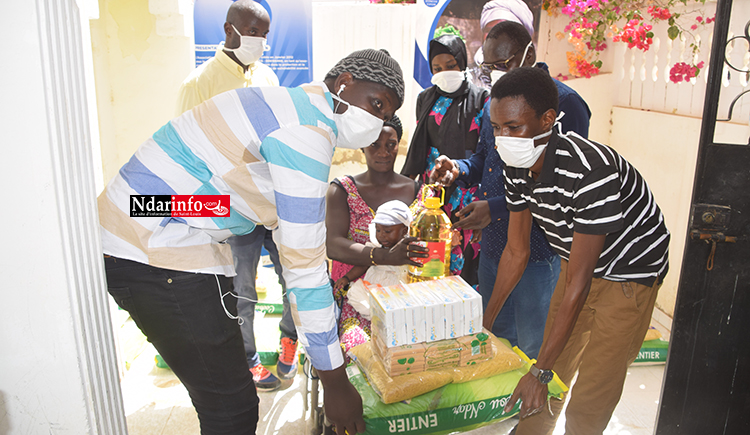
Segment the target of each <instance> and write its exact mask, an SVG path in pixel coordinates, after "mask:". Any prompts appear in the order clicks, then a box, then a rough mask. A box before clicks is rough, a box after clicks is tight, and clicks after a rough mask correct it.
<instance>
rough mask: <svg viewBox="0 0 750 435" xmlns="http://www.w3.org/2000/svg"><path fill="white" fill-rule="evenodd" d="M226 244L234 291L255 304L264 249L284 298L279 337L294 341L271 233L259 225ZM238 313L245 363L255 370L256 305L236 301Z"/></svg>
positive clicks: (294, 335)
mask: <svg viewBox="0 0 750 435" xmlns="http://www.w3.org/2000/svg"><path fill="white" fill-rule="evenodd" d="M227 242H228V243H229V245H230V246H231V247H232V256H233V257H234V268H235V269H236V270H237V276H235V277H234V290H235V292H236V293H237V295H238V296H242V297H246V298H248V299H252V300H254V301H257V300H258V293H257V292H256V291H255V277H256V275H257V273H258V263H259V262H260V252H261V248H263V247H265V248H266V251H268V255H269V256H270V257H271V261H272V262H273V267H274V270H276V274H277V275H278V276H279V284H281V290H282V292H283V294H284V298H283V303H284V309H283V311H282V314H281V321H280V322H279V329H280V330H281V337H282V338H283V337H289V338H291V339H293V340H297V329H296V328H295V327H294V319H292V311H291V309H290V308H289V298H288V297H287V296H286V284H285V283H284V278H283V277H282V275H281V263H280V262H279V250H278V249H277V248H276V243H274V241H273V233H272V232H271V231H269V230H268V229H266V228H265V227H264V226H262V225H259V226H257V227H255V229H254V230H253V232H251V233H249V234H245V235H244V236H234V237H230V238H229V239H228V240H227ZM230 297H231V296H230ZM237 313H238V315H239V316H240V317H242V318H243V319H244V322H243V323H242V325H241V326H240V329H241V330H242V338H243V339H244V341H245V353H246V354H247V363H248V365H249V366H250V367H255V366H257V365H258V364H260V356H258V351H257V348H256V347H255V332H254V331H253V322H254V320H255V302H250V301H248V300H245V299H237Z"/></svg>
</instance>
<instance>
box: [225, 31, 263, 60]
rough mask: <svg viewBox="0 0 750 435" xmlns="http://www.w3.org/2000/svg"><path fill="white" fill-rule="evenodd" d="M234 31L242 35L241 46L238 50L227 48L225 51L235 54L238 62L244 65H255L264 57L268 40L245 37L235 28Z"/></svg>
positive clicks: (257, 37)
mask: <svg viewBox="0 0 750 435" xmlns="http://www.w3.org/2000/svg"><path fill="white" fill-rule="evenodd" d="M232 28H233V29H234V31H235V32H236V33H237V34H238V35H240V46H239V47H237V48H226V47H224V50H226V51H231V52H234V55H235V56H236V57H237V60H239V61H240V63H241V64H243V65H250V64H252V63H255V62H257V61H258V59H260V57H261V56H262V55H263V48H264V47H265V45H266V38H262V37H260V36H245V35H243V34H241V33H240V32H239V30H237V28H236V27H234V24H232Z"/></svg>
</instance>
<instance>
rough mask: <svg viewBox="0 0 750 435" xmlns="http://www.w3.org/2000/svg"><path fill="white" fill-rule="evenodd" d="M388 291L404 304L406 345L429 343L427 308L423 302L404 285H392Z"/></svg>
mask: <svg viewBox="0 0 750 435" xmlns="http://www.w3.org/2000/svg"><path fill="white" fill-rule="evenodd" d="M388 291H390V292H391V293H392V294H393V296H395V297H396V298H397V299H399V300H400V302H402V303H403V305H404V308H405V310H406V315H405V318H406V344H417V343H424V342H425V341H427V332H426V321H425V306H424V303H423V301H421V300H420V298H418V297H415V295H413V294H412V293H411V292H410V291H409V289H408V288H407V287H406V286H404V285H402V284H397V285H392V286H390V287H388Z"/></svg>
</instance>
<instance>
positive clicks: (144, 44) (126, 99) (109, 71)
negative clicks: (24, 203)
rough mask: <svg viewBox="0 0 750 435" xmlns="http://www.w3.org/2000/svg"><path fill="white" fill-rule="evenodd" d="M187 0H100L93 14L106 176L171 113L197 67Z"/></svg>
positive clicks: (169, 116)
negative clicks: (95, 13) (95, 15)
mask: <svg viewBox="0 0 750 435" xmlns="http://www.w3.org/2000/svg"><path fill="white" fill-rule="evenodd" d="M192 21H193V5H192V1H191V0H128V1H114V0H99V18H98V19H94V20H91V38H92V49H93V59H94V67H95V71H96V89H97V98H96V100H97V104H98V106H99V129H100V131H101V147H102V161H103V166H104V181H105V182H106V181H109V179H110V178H112V176H114V174H116V173H117V171H118V170H119V169H120V167H121V166H122V165H123V164H124V163H125V162H127V161H128V159H129V158H130V156H131V155H132V154H133V152H134V151H135V150H136V148H138V146H139V145H140V144H141V143H143V141H145V140H146V139H148V138H149V137H150V136H151V134H153V133H154V132H155V131H156V130H158V129H159V128H160V127H161V126H162V125H164V124H165V123H166V122H167V121H169V120H170V119H172V118H173V117H174V116H175V109H176V105H177V103H176V101H177V91H178V90H179V87H180V83H182V81H183V80H184V79H185V77H187V75H188V74H189V73H190V71H192V70H193V68H194V67H195V58H194V46H193V39H192V36H193V27H192Z"/></svg>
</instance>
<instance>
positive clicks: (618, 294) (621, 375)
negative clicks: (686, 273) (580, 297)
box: [516, 260, 660, 435]
mask: <svg viewBox="0 0 750 435" xmlns="http://www.w3.org/2000/svg"><path fill="white" fill-rule="evenodd" d="M567 267H568V262H567V261H564V260H563V261H562V264H561V272H560V278H559V279H558V281H557V286H556V287H555V292H554V293H553V295H552V300H551V302H550V307H549V314H548V315H547V324H546V327H545V329H544V342H546V341H547V338H548V337H549V333H550V330H551V328H552V323H553V321H554V319H555V316H556V315H557V311H558V310H559V308H560V303H561V302H562V298H563V293H564V291H565V282H566V276H567ZM659 287H660V284H654V285H653V286H652V287H647V286H645V285H641V284H636V283H634V282H614V281H607V280H605V279H600V278H594V279H593V280H592V282H591V291H590V292H589V295H588V298H587V299H586V303H585V305H584V306H583V309H582V310H581V314H580V315H579V316H578V320H577V321H576V324H575V327H574V328H573V333H572V334H571V335H570V339H569V340H568V343H567V344H566V345H565V348H564V349H563V351H562V353H561V354H560V357H559V358H557V361H556V362H555V364H554V367H553V370H554V371H555V372H556V373H557V374H558V376H559V377H560V379H562V381H563V382H564V383H565V384H566V385H568V386H570V383H571V382H572V380H573V377H574V376H575V374H576V371H578V379H577V380H576V383H575V385H573V387H572V388H571V390H570V392H569V393H568V394H570V403H568V408H567V410H566V412H565V433H566V435H596V434H601V433H602V432H603V431H604V429H605V428H606V427H607V424H608V423H609V419H610V418H611V417H612V412H613V411H614V410H615V406H617V402H619V401H620V396H621V395H622V387H623V384H624V383H625V376H626V374H627V369H628V366H629V365H630V363H632V362H633V361H634V360H635V358H636V357H637V356H638V351H639V350H640V348H641V345H642V344H643V338H644V337H645V335H646V331H647V330H648V327H649V324H650V322H651V314H652V312H653V309H654V302H655V301H656V294H657V292H658V290H659ZM542 347H544V345H542ZM563 404H564V401H561V400H554V399H552V400H550V405H551V409H552V415H549V413H547V412H545V411H543V412H541V413H539V414H535V415H533V416H531V417H528V418H525V419H522V420H521V421H520V423H519V424H518V428H517V431H516V433H517V435H545V434H551V433H552V431H553V430H554V428H555V423H556V422H557V417H559V415H560V412H561V411H562V408H563Z"/></svg>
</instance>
